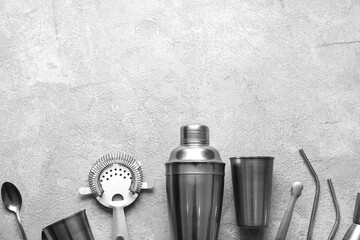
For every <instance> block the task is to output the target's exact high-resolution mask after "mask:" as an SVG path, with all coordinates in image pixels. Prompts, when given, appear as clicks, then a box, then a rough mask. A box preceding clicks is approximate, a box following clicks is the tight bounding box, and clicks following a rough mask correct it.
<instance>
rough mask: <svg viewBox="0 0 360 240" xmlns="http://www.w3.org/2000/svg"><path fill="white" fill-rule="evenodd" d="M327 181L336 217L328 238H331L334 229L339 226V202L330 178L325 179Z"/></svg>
mask: <svg viewBox="0 0 360 240" xmlns="http://www.w3.org/2000/svg"><path fill="white" fill-rule="evenodd" d="M327 183H328V185H329V189H330V193H331V197H332V200H333V203H334V207H335V212H336V219H335V223H334V226H333V228H332V229H331V232H330V235H329V238H328V240H332V239H333V238H334V237H335V234H336V231H337V229H338V227H339V223H340V209H339V204H338V201H337V199H336V195H335V190H334V186H333V184H332V181H331V179H328V180H327Z"/></svg>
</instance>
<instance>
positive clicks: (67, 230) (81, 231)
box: [41, 210, 94, 240]
mask: <svg viewBox="0 0 360 240" xmlns="http://www.w3.org/2000/svg"><path fill="white" fill-rule="evenodd" d="M41 239H42V240H60V239H61V240H94V236H93V234H92V231H91V227H90V224H89V221H88V218H87V216H86V211H85V210H82V211H80V212H77V213H75V214H73V215H71V216H69V217H66V218H64V219H61V220H59V221H57V222H55V223H53V224H51V225H49V226H47V227H45V228H44V229H43V231H42V233H41Z"/></svg>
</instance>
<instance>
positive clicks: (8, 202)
mask: <svg viewBox="0 0 360 240" xmlns="http://www.w3.org/2000/svg"><path fill="white" fill-rule="evenodd" d="M1 198H2V201H3V202H4V205H5V207H6V208H7V209H9V210H10V211H12V212H15V213H16V211H20V209H21V204H22V198H21V194H20V192H19V190H18V189H17V187H16V186H15V185H14V184H12V183H10V182H5V183H4V184H3V185H2V187H1Z"/></svg>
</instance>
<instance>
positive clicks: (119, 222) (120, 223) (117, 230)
mask: <svg viewBox="0 0 360 240" xmlns="http://www.w3.org/2000/svg"><path fill="white" fill-rule="evenodd" d="M112 240H129V237H128V231H127V226H126V221H125V213H124V208H123V207H114V208H113V222H112Z"/></svg>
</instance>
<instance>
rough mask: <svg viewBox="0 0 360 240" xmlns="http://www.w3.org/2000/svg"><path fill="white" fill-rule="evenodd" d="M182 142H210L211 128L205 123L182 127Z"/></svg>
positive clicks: (182, 143)
mask: <svg viewBox="0 0 360 240" xmlns="http://www.w3.org/2000/svg"><path fill="white" fill-rule="evenodd" d="M180 144H181V145H187V144H205V145H208V144H209V128H208V126H205V125H185V126H182V127H181V129H180Z"/></svg>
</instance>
